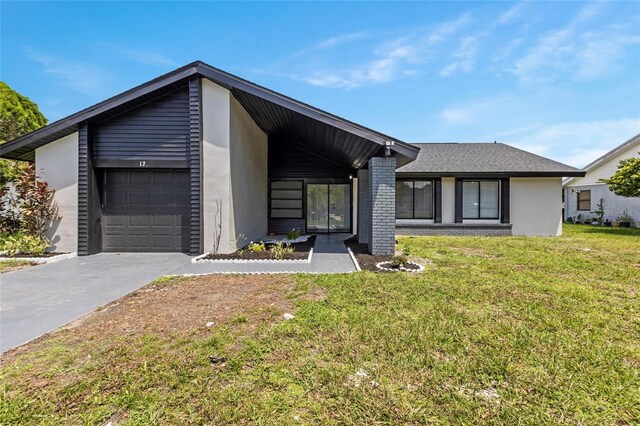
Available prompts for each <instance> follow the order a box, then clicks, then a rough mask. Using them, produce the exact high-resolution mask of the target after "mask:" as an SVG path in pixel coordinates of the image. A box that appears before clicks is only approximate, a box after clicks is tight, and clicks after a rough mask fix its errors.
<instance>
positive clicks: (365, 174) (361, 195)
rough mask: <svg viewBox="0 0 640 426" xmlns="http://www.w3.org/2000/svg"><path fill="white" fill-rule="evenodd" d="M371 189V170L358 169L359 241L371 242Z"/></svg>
mask: <svg viewBox="0 0 640 426" xmlns="http://www.w3.org/2000/svg"><path fill="white" fill-rule="evenodd" d="M370 196H371V190H370V189H369V170H366V169H361V170H358V223H357V231H356V232H357V234H358V242H359V243H362V244H369V240H370V235H371V202H370Z"/></svg>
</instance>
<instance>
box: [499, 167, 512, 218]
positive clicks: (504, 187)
mask: <svg viewBox="0 0 640 426" xmlns="http://www.w3.org/2000/svg"><path fill="white" fill-rule="evenodd" d="M509 182H510V181H509V178H507V179H500V186H501V188H500V194H501V196H500V198H501V200H500V213H501V214H500V222H501V223H509V222H510V221H511V217H510V204H511V202H510V197H511V194H510V189H509Z"/></svg>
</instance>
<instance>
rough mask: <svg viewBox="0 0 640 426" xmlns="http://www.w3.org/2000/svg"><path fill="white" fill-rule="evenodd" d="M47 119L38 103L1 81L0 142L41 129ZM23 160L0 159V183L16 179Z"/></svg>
mask: <svg viewBox="0 0 640 426" xmlns="http://www.w3.org/2000/svg"><path fill="white" fill-rule="evenodd" d="M46 124H47V119H46V118H45V116H44V115H43V114H42V113H41V112H40V110H39V109H38V105H36V104H35V103H33V102H32V101H31V100H30V99H29V98H27V97H25V96H22V95H21V94H19V93H18V92H16V91H15V90H13V89H11V88H10V87H9V86H8V85H7V84H6V83H5V82H2V81H0V144H2V143H5V142H7V141H10V140H12V139H15V138H17V137H18V136H22V135H24V134H26V133H29V132H32V131H34V130H37V129H39V128H40V127H42V126H44V125H46ZM21 164H22V163H21V162H17V161H11V160H0V185H1V184H3V183H6V182H8V181H12V180H14V179H15V178H16V177H17V175H18V172H19V171H20V169H21V167H23V166H21Z"/></svg>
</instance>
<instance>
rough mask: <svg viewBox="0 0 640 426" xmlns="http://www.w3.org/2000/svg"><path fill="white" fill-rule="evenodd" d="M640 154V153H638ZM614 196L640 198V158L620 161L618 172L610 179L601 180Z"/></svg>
mask: <svg viewBox="0 0 640 426" xmlns="http://www.w3.org/2000/svg"><path fill="white" fill-rule="evenodd" d="M638 154H640V152H639V153H638ZM600 182H602V183H606V184H607V185H609V189H610V190H611V191H613V193H614V194H616V195H620V196H622V197H640V157H631V158H627V159H626V160H620V162H619V163H618V170H616V172H615V173H614V174H613V176H611V177H610V178H609V179H600Z"/></svg>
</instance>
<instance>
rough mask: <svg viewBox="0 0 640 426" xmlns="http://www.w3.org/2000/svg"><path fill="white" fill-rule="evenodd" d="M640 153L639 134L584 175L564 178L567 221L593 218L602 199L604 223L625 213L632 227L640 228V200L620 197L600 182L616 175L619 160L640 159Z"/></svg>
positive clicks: (590, 166) (608, 153) (589, 166)
mask: <svg viewBox="0 0 640 426" xmlns="http://www.w3.org/2000/svg"><path fill="white" fill-rule="evenodd" d="M639 152H640V133H639V134H637V135H635V136H634V137H632V138H631V139H629V140H628V141H626V142H625V143H623V144H622V145H620V146H618V147H616V148H614V149H612V150H611V151H609V152H607V153H606V154H605V155H603V156H602V157H600V158H598V159H597V160H595V161H594V162H592V163H590V164H589V165H587V166H586V167H585V168H584V171H585V172H586V175H585V176H583V177H571V178H567V179H565V180H564V182H563V191H564V194H563V196H564V206H565V207H564V219H565V220H566V219H568V218H570V217H571V218H574V219H575V218H577V217H578V215H582V216H581V217H582V218H585V217H591V218H593V217H595V211H596V210H597V209H598V206H597V205H598V203H600V200H602V207H603V210H604V219H605V220H609V221H611V222H613V221H614V220H616V218H617V217H618V216H619V215H621V214H622V213H623V212H624V211H625V210H626V211H628V212H629V215H630V216H631V218H632V219H633V223H632V225H633V226H636V227H638V226H640V197H621V196H619V195H616V194H614V193H613V192H612V191H610V190H609V186H608V185H607V184H604V183H601V182H598V181H599V180H600V179H608V178H610V177H611V176H613V174H614V173H615V172H616V170H618V163H619V162H620V160H625V159H627V158H631V157H638V156H639V155H640V154H639Z"/></svg>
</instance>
